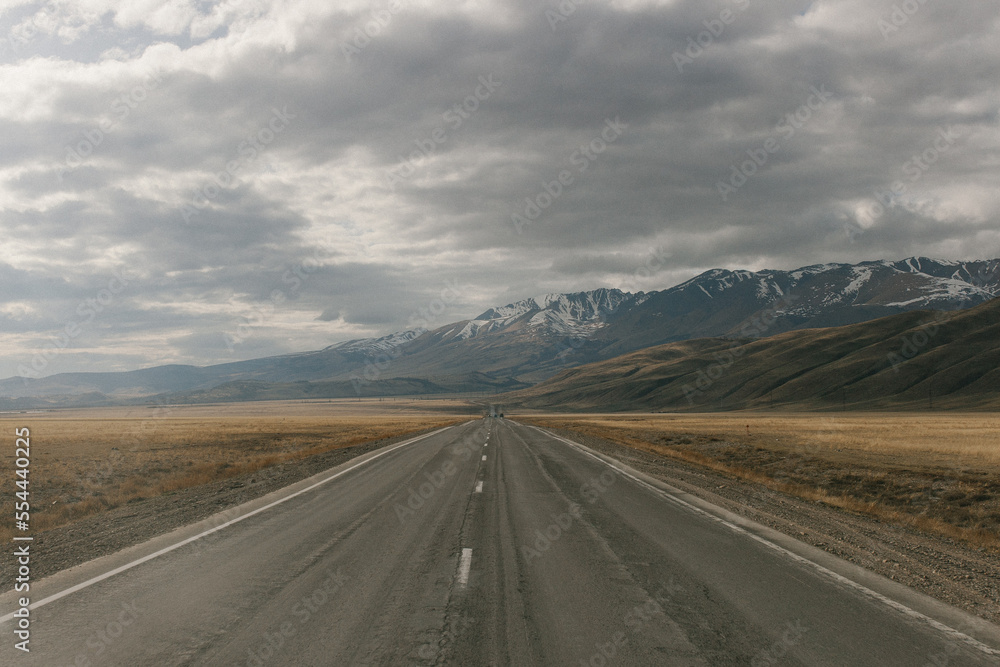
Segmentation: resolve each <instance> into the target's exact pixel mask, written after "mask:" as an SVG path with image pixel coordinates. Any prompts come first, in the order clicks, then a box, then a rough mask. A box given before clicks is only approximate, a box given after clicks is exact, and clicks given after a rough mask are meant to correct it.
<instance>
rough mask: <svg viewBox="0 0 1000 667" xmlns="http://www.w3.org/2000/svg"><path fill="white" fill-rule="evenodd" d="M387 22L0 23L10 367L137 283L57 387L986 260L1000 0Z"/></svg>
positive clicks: (2, 301)
mask: <svg viewBox="0 0 1000 667" xmlns="http://www.w3.org/2000/svg"><path fill="white" fill-rule="evenodd" d="M292 4H293V5H295V3H292ZM393 6H394V5H391V4H390V3H388V2H386V3H379V2H374V3H370V4H369V3H358V4H354V5H351V4H349V3H345V4H342V5H338V6H337V7H335V8H324V7H312V6H310V4H309V3H302V4H301V5H295V6H293V7H290V6H287V5H282V7H283V9H279V7H278V3H270V2H266V1H265V0H246V1H245V2H240V3H231V4H229V5H227V7H230V9H228V10H226V9H223V8H222V7H217V8H214V9H213V8H201V5H200V4H195V3H192V4H190V5H184V4H181V3H179V4H176V5H171V6H170V9H169V10H166V9H165V10H164V11H163V12H158V13H155V14H153V15H149V16H140V15H138V14H136V13H135V12H134V10H132V9H130V7H129V4H128V3H125V2H117V1H115V0H108V2H107V3H106V6H105V7H103V8H96V9H95V10H94V12H93V14H85V13H83V12H82V11H80V10H79V8H78V7H77V6H76V5H75V4H74V3H62V2H54V3H52V4H51V5H50V7H54V8H56V9H55V10H53V13H51V16H48V15H43V13H39V12H41V10H42V9H43V4H42V3H35V4H34V5H28V6H25V7H20V8H16V9H12V10H5V11H4V13H2V14H0V24H2V25H0V39H4V40H6V41H2V42H0V85H3V87H4V90H5V100H4V101H0V234H2V238H3V239H4V240H5V243H4V245H3V246H2V248H3V250H0V281H2V285H3V289H2V290H0V339H2V340H3V343H4V349H5V350H8V351H9V353H8V354H7V355H4V358H3V359H2V362H3V363H2V365H0V375H2V376H7V375H13V374H15V373H16V372H17V371H16V369H17V365H18V364H19V363H21V360H23V359H24V358H30V357H31V355H32V354H33V353H34V352H35V351H36V350H37V349H39V347H40V346H44V345H45V344H46V341H47V340H51V337H52V336H54V335H56V334H57V333H58V331H60V330H61V328H63V327H65V325H66V323H67V322H68V321H71V320H73V319H74V318H77V319H79V315H78V314H76V309H77V308H78V306H79V304H80V303H82V302H85V300H86V299H87V298H94V295H96V294H98V293H99V292H100V290H101V289H104V288H105V285H106V283H107V281H108V280H109V278H110V277H111V276H112V274H113V272H114V271H115V270H120V269H125V270H128V271H131V272H133V273H134V275H135V279H134V280H133V281H131V282H130V283H129V285H128V286H127V288H126V289H124V290H122V291H121V292H120V293H119V294H116V295H115V299H114V300H113V302H112V303H110V304H109V305H108V306H107V307H106V308H104V309H103V310H102V312H101V313H99V314H97V316H96V317H95V318H94V320H93V321H92V322H90V323H89V324H88V325H87V327H86V331H84V332H83V333H81V334H80V335H79V336H78V337H76V338H74V339H73V340H72V341H70V344H69V345H67V346H66V347H65V348H64V349H61V350H60V352H59V354H58V356H57V357H56V358H54V359H53V360H52V362H51V363H50V364H49V367H48V368H47V369H46V372H59V371H67V370H97V369H101V368H106V367H111V366H113V367H115V368H125V367H127V368H135V367H140V366H144V365H148V364H151V363H164V362H167V361H169V362H181V363H197V364H205V363H213V362H218V361H229V360H233V359H241V358H250V357H253V356H261V355H264V354H275V353H282V352H288V351H294V350H301V349H310V348H312V347H320V346H323V345H326V344H330V343H333V342H336V341H338V340H345V339H348V338H356V337H360V336H366V335H381V334H385V333H388V332H391V331H394V330H398V329H402V328H405V327H406V326H407V323H408V322H409V321H411V319H412V317H411V316H412V314H413V313H414V312H415V310H418V309H419V308H420V306H421V305H422V304H428V303H430V302H431V301H433V299H435V298H436V297H437V296H438V295H439V294H440V292H441V290H442V289H444V288H445V287H446V286H447V285H449V284H461V290H460V291H459V294H460V298H458V299H456V300H454V301H452V302H450V303H449V308H448V312H447V313H446V314H445V315H444V316H443V317H444V318H445V319H446V320H447V321H450V320H457V319H461V318H464V317H470V316H473V315H475V314H477V313H479V312H481V311H483V310H485V309H486V308H488V307H490V306H493V305H498V304H499V303H502V302H507V301H510V300H515V299H520V298H524V297H527V296H531V295H535V294H540V293H544V292H552V291H561V290H573V291H576V290H580V289H590V288H594V287H599V286H609V287H614V286H618V285H623V286H625V285H628V286H637V287H639V288H642V289H656V288H664V287H668V286H670V285H671V284H674V283H675V282H678V281H680V280H683V279H685V278H688V277H690V276H692V275H694V274H695V273H698V272H700V271H702V270H704V269H707V268H712V267H720V266H721V267H732V268H735V267H749V268H764V267H770V268H786V269H787V268H793V267H797V266H801V265H805V264H809V263H813V262H822V261H859V260H863V259H873V258H880V257H886V258H899V257H903V256H907V255H911V254H920V255H931V256H945V257H949V258H955V259H963V258H973V257H982V256H996V255H998V254H1000V233H998V230H997V228H996V224H995V221H996V219H997V213H998V208H1000V202H998V195H997V192H996V187H995V183H996V182H997V176H998V173H997V171H998V165H997V162H996V159H995V155H996V150H997V145H998V139H1000V136H998V135H1000V133H998V119H1000V117H998V109H1000V91H998V87H997V84H996V76H995V73H996V71H997V70H998V66H1000V46H997V44H1000V41H998V40H997V39H996V37H997V35H996V31H997V27H996V26H997V25H998V22H997V10H996V8H994V7H991V6H989V4H988V3H977V2H974V1H973V0H961V1H957V2H953V3H949V4H948V5H947V6H945V5H940V4H937V5H936V4H934V3H926V4H924V5H921V6H920V9H919V10H918V11H917V12H916V13H914V14H913V15H912V16H906V17H905V19H906V20H905V21H902V22H901V23H900V25H898V26H897V25H895V24H894V23H893V17H892V11H893V3H892V2H889V1H888V0H887V1H886V2H877V3H870V2H865V1H864V0H825V1H824V0H820V1H816V2H807V1H805V0H794V1H793V0H783V1H780V2H773V3H763V2H757V1H749V2H747V1H744V0H739V1H737V0H723V1H722V2H719V3H717V4H707V5H706V4H705V3H701V2H695V1H694V0H678V1H675V2H652V1H650V2H640V1H638V0H636V1H635V2H614V3H612V2H588V3H581V4H579V5H577V9H576V11H574V12H573V13H572V14H570V15H568V16H566V17H565V19H566V20H565V21H560V22H558V23H551V24H550V20H549V19H547V17H546V14H545V11H546V9H549V10H551V9H554V8H556V7H557V4H556V3H551V4H547V3H543V4H542V5H538V4H537V3H518V2H513V1H511V2H486V1H484V2H477V3H464V4H462V5H460V6H455V7H443V6H441V5H439V4H434V3H430V2H417V1H413V2H403V3H401V4H400V5H399V7H398V11H396V12H389V13H388V14H386V13H384V12H383V13H382V14H380V16H381V17H382V18H381V20H382V26H381V27H379V29H378V33H377V34H374V31H371V32H373V36H371V37H370V38H368V40H367V42H366V41H365V40H364V39H359V38H358V35H359V34H363V31H364V30H365V28H366V27H370V26H371V25H372V23H371V22H372V21H373V20H375V19H374V18H373V16H375V14H374V13H373V12H379V11H380V10H385V11H388V10H389V8H390V7H393ZM95 7H96V6H95ZM724 11H730V12H732V13H731V14H727V15H725V16H726V17H727V18H730V19H731V21H729V22H728V23H722V22H721V18H720V17H722V16H723V14H722V12H724ZM46 16H48V18H46ZM386 16H388V17H389V18H388V19H387V20H386V19H385V17H386ZM49 19H51V21H49ZM895 20H896V21H897V22H900V20H899V17H898V16H897V17H896V19H895ZM46 21H49V22H46ZM880 21H882V23H880ZM886 21H888V23H886ZM706 22H707V23H706ZM32 25H34V26H35V31H34V32H35V34H34V37H31V38H24V35H26V34H29V33H30V32H31V30H28V31H27V32H25V30H26V26H27V27H28V28H30V27H31V26H32ZM887 25H891V26H892V29H889V28H886V26H887ZM719 26H722V27H721V28H720V27H719ZM359 31H362V32H361V33H359ZM706 31H707V32H706ZM689 38H690V41H689ZM699 41H700V42H701V44H700V46H697V48H692V46H691V45H692V43H693V44H696V45H697V44H698V42H699ZM358 44H361V46H358ZM345 47H351V48H347V49H346V52H345ZM352 49H353V50H352ZM678 54H680V55H681V57H680V58H678ZM684 58H687V59H688V60H684ZM678 60H680V62H681V63H682V67H680V68H678ZM151 73H157V74H158V76H159V80H158V81H156V82H155V85H151V84H150V79H149V78H148V77H149V75H150V74H151ZM484 79H485V80H488V81H490V82H491V85H490V86H489V87H488V88H484V87H483V80H484ZM492 82H496V83H492ZM143 86H145V88H143ZM816 89H822V90H824V91H829V93H830V95H829V96H828V99H824V100H823V101H822V102H821V103H816V98H815V97H810V96H812V95H814V90H816ZM140 98H141V99H140ZM810 100H812V102H813V108H810V107H809V104H810ZM456 105H457V107H456ZM803 109H805V111H803ZM276 110H277V112H278V113H281V114H283V115H284V116H285V117H286V121H285V122H284V124H283V126H282V127H281V130H280V131H274V130H273V128H272V127H271V126H270V125H269V124H270V123H271V122H272V120H273V119H274V117H275V113H276ZM796 113H798V114H799V116H798V117H796V116H795V114H796ZM789 114H792V117H791V119H789ZM615 119H619V120H620V121H621V123H622V124H623V125H625V126H627V128H626V129H624V130H623V131H622V132H621V133H620V136H616V137H615V138H614V140H613V141H605V140H604V139H602V140H601V141H598V139H599V138H601V133H602V130H603V129H604V128H605V127H606V122H607V121H609V120H610V121H614V120H615ZM942 130H944V131H945V132H947V133H949V136H951V137H953V141H951V142H950V143H948V144H947V146H944V145H943V144H941V142H938V147H939V148H938V149H935V148H934V147H935V141H936V140H937V137H939V136H940V132H941V131H942ZM98 138H99V140H98ZM605 139H607V136H605ZM255 141H256V143H254V142H255ZM769 141H770V142H771V143H766V142H769ZM592 142H593V143H592ZM602 142H603V143H602ZM88 143H89V144H91V145H90V146H89V147H88ZM588 146H596V147H598V148H601V150H600V151H591V153H592V155H593V159H590V157H587V155H588V152H587V150H586V149H587V147H588ZM765 146H769V147H770V148H772V149H775V147H776V146H777V148H776V149H775V150H771V151H769V150H767V149H765ZM932 149H933V150H932ZM71 151H76V152H77V154H81V153H83V152H86V153H87V154H86V155H82V154H81V155H80V158H81V159H80V160H79V164H77V163H76V161H74V160H72V159H70V158H69V157H68V156H69V155H70V154H71ZM748 151H749V152H748ZM761 151H764V153H761ZM754 155H756V156H757V162H753V156H754ZM581 156H582V157H581ZM762 156H763V157H762ZM922 156H929V157H932V158H933V161H932V162H931V161H925V160H924V158H923V157H922ZM915 158H916V161H915ZM748 161H751V162H750V166H749V167H747V168H744V167H745V166H746V165H747V164H748ZM925 162H926V163H925ZM584 165H585V166H586V169H585V170H584V169H583V167H584ZM227 169H228V171H229V172H231V173H229V174H227ZM734 169H735V172H734ZM741 169H742V170H743V171H751V170H752V171H753V173H752V174H750V175H747V176H745V182H742V183H740V184H739V185H738V186H736V185H735V184H734V181H733V180H731V179H732V178H734V177H735V182H739V181H740V178H739V177H738V176H736V174H738V173H739V172H740V170H741ZM563 172H567V173H569V175H570V176H571V179H570V180H571V182H569V183H568V184H565V185H561V186H559V187H557V185H558V181H559V178H560V174H561V173H563ZM220 183H222V185H220ZM720 183H723V184H727V185H729V186H732V188H733V190H732V191H729V192H727V191H726V188H725V187H723V188H721V190H722V191H723V192H722V193H720V186H719V184H720ZM554 184H556V185H554ZM900 185H901V186H903V187H902V188H901V189H900V188H899V187H897V186H900ZM893 190H896V191H895V192H893ZM554 193H555V194H554ZM723 194H725V197H723V196H722V195H723ZM526 199H527V200H529V202H533V204H529V203H528V202H526V201H525V200H526ZM195 202H197V204H198V205H197V206H194V204H195ZM543 203H545V204H546V205H545V206H544V207H543V206H542V205H541V204H543ZM532 205H534V206H538V209H539V210H538V216H537V219H533V220H530V221H529V222H530V224H527V225H523V226H522V227H521V229H520V233H518V231H519V230H518V227H517V225H515V223H514V222H513V221H512V218H511V216H512V214H517V215H521V216H522V217H524V216H526V215H527V213H526V211H527V212H531V213H533V212H534V211H533V210H532V209H531V206H532ZM185 206H188V207H189V208H188V209H185V208H184V207H185ZM543 209H544V210H543ZM185 211H187V213H189V214H191V213H192V211H194V214H192V215H188V216H185V215H184V212H185ZM185 217H187V219H185ZM651 247H652V248H661V249H663V252H665V253H666V256H667V259H666V261H665V262H664V265H663V266H662V268H659V269H658V271H657V272H655V274H654V275H653V276H652V277H650V278H644V279H643V281H642V282H641V284H637V283H636V281H635V279H634V274H635V271H636V269H637V268H638V267H639V266H641V265H642V262H644V261H645V257H646V253H648V248H651ZM456 281H457V282H456ZM276 293H277V294H280V299H278V301H279V302H277V303H276V302H275V300H276V296H275V294H276ZM265 312H266V315H263V314H262V313H265ZM244 320H245V321H246V322H250V321H251V320H252V321H253V323H254V324H253V326H252V327H250V329H249V330H250V331H252V335H251V336H248V337H245V338H244V339H242V340H241V341H240V343H239V344H238V345H235V346H233V345H229V346H227V344H226V341H227V338H226V336H227V335H229V334H230V333H231V332H232V331H233V330H234V328H235V327H236V326H238V324H239V323H240V322H241V321H244ZM444 323H445V322H444V321H442V322H441V324H444ZM246 328H247V327H246V326H244V330H246ZM112 345H113V346H115V349H116V350H118V351H112V350H110V349H106V348H105V347H102V346H112Z"/></svg>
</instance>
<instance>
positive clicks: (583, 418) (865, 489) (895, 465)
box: [523, 413, 1000, 549]
mask: <svg viewBox="0 0 1000 667" xmlns="http://www.w3.org/2000/svg"><path fill="white" fill-rule="evenodd" d="M523 420H524V421H530V422H532V423H535V424H538V425H540V426H548V427H553V428H566V429H570V430H574V431H577V432H580V433H584V434H588V435H593V436H597V437H603V438H606V439H608V440H612V441H615V442H618V443H621V444H624V445H627V446H629V447H633V448H636V449H641V450H644V451H647V452H650V453H653V454H657V455H660V456H665V457H670V458H674V459H677V460H682V461H686V462H688V463H694V464H697V465H700V466H704V467H707V468H710V469H712V470H715V471H717V472H721V473H723V474H726V475H730V476H734V477H738V478H740V479H744V480H747V481H751V482H756V483H759V484H762V485H764V486H767V487H769V488H772V489H775V490H778V491H782V492H785V493H789V494H791V495H795V496H798V497H801V498H805V499H808V500H812V501H816V502H823V503H826V504H829V505H833V506H836V507H841V508H843V509H847V510H850V511H855V512H861V513H864V514H867V515H870V516H875V517H878V518H879V519H882V520H888V521H893V522H895V523H898V524H903V525H909V526H912V527H915V528H918V529H920V530H925V531H930V532H935V533H939V534H943V535H947V536H949V537H952V538H957V539H961V540H964V541H966V542H968V543H970V544H973V545H976V546H986V547H990V548H994V549H995V548H1000V438H998V435H1000V418H998V417H997V415H994V414H984V413H972V414H958V413H929V414H899V413H891V414H885V413H881V414H876V413H843V414H830V413H822V414H800V413H796V414H774V413H767V414H761V413H739V414H734V413H728V414H700V415H669V414H663V415H660V414H656V415H574V416H567V415H537V416H532V417H530V418H525V419H523ZM748 426H749V430H748V428H747V427H748Z"/></svg>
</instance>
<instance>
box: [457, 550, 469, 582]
mask: <svg viewBox="0 0 1000 667" xmlns="http://www.w3.org/2000/svg"><path fill="white" fill-rule="evenodd" d="M470 570H472V549H469V548H465V549H462V558H461V560H459V562H458V585H459V586H461V587H463V588H465V586H466V585H467V584H468V583H469V571H470Z"/></svg>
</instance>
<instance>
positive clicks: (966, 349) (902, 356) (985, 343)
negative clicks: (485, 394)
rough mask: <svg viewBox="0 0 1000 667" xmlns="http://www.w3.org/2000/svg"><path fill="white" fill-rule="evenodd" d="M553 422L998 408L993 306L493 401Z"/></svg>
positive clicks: (590, 377)
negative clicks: (583, 417)
mask: <svg viewBox="0 0 1000 667" xmlns="http://www.w3.org/2000/svg"><path fill="white" fill-rule="evenodd" d="M496 400H498V401H502V402H504V403H506V404H508V405H509V406H511V407H513V406H521V407H532V408H545V409H560V410H575V411H588V410H601V411H630V410H636V411H671V412H673V411H706V410H708V411H712V410H735V409H747V408H754V409H760V408H775V409H796V410H838V409H844V408H848V409H854V410H858V409H861V410H870V409H907V410H923V409H944V408H949V409H997V408H1000V300H994V301H990V302H988V303H985V304H982V305H980V306H977V307H975V308H972V309H969V310H965V311H960V312H956V313H942V312H935V311H915V312H908V313H902V314H899V315H892V316H889V317H886V318H882V319H878V320H874V321H870V322H865V323H861V324H853V325H847V326H841V327H832V328H826V329H808V330H804V331H793V332H788V333H783V334H779V335H776V336H772V337H770V338H764V339H758V340H733V339H721V338H703V339H697V340H690V341H684V342H679V343H670V344H667V345H661V346H657V347H651V348H647V349H644V350H641V351H638V352H632V353H629V354H626V355H623V356H620V357H616V358H614V359H610V360H607V361H601V362H597V363H593V364H588V365H585V366H580V367H577V368H573V369H571V370H567V371H565V372H563V373H561V374H559V375H558V376H556V377H553V378H551V379H549V380H547V381H545V382H542V383H540V384H538V385H535V386H534V387H531V388H529V389H525V390H521V391H516V392H512V393H509V394H506V395H503V396H500V397H497V399H496Z"/></svg>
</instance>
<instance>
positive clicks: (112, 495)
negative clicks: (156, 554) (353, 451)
mask: <svg viewBox="0 0 1000 667" xmlns="http://www.w3.org/2000/svg"><path fill="white" fill-rule="evenodd" d="M376 402H377V401H376ZM272 407H273V406H272ZM330 410H331V408H330V406H329V405H326V404H324V405H323V406H322V407H319V408H317V407H316V406H315V405H314V406H313V407H312V408H309V409H306V408H302V409H300V410H298V411H297V412H298V413H299V414H297V415H295V416H276V415H275V414H273V412H272V414H268V412H271V411H269V410H268V409H267V407H265V406H259V407H258V408H257V409H256V410H254V407H253V406H250V407H247V406H230V407H228V408H226V407H212V408H209V407H208V406H196V407H192V408H188V407H183V408H180V407H179V408H169V407H167V408H162V407H159V408H141V409H139V408H132V409H124V408H119V409H113V410H90V411H74V412H72V413H49V414H45V415H39V414H21V415H4V416H3V418H2V419H0V433H3V434H6V436H5V439H6V440H8V441H9V442H8V445H6V446H4V447H3V449H2V450H0V451H2V455H0V470H5V471H8V472H7V473H5V474H4V475H3V480H2V483H0V493H2V498H0V513H2V514H3V515H4V516H7V517H11V520H9V521H4V522H3V523H2V524H0V540H4V539H7V540H9V539H10V537H11V535H12V532H13V527H12V526H11V523H12V517H13V510H14V507H13V505H14V491H15V490H16V489H15V488H14V474H13V470H14V429H15V428H16V427H22V426H27V427H28V428H30V429H31V445H32V448H31V454H32V456H31V473H30V486H29V489H30V492H31V496H30V500H31V507H32V512H31V531H32V532H37V531H41V530H47V529H49V528H54V527H57V526H61V525H65V524H68V523H71V522H73V521H75V520H78V519H80V518H83V517H86V516H90V515H92V514H95V513H98V512H102V511H105V510H108V509H111V508H114V507H118V506H121V505H124V504H126V503H128V502H131V501H134V500H138V499H142V498H149V497H153V496H157V495H160V494H163V493H169V492H172V491H177V490H180V489H184V488H189V487H192V486H198V485H201V484H206V483H208V482H212V481H215V480H218V479H224V478H227V477H233V476H236V475H240V474H243V473H247V472H253V471H255V470H260V469H261V468H265V467H267V466H272V465H275V464H279V463H283V462H287V461H295V460H300V459H304V458H306V457H308V456H312V455H314V454H319V453H322V452H327V451H331V450H334V449H340V448H344V447H350V446H352V445H357V444H360V443H363V442H368V441H372V440H378V439H381V438H387V437H392V436H398V435H402V434H406V433H412V432H416V431H422V430H425V429H432V428H438V427H442V426H445V425H448V424H453V423H456V422H459V421H463V420H465V419H467V417H459V416H456V415H448V414H443V413H441V414H428V413H420V412H419V411H417V410H409V409H408V410H400V411H397V412H395V413H389V414H382V415H377V414H375V411H373V410H372V411H368V412H369V414H367V415H364V416H362V414H359V410H358V409H357V408H355V410H353V411H350V412H349V411H347V410H343V409H340V410H336V411H334V414H332V415H329V416H317V412H321V413H323V412H329V411H330ZM227 411H228V413H229V414H226V413H227ZM366 411H367V410H366ZM284 412H286V413H287V412H293V413H294V412H296V410H291V409H288V407H287V406H286V409H285V410H284ZM255 413H256V414H255Z"/></svg>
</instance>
